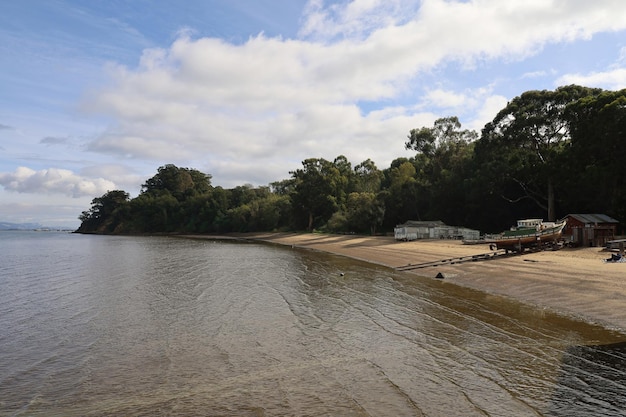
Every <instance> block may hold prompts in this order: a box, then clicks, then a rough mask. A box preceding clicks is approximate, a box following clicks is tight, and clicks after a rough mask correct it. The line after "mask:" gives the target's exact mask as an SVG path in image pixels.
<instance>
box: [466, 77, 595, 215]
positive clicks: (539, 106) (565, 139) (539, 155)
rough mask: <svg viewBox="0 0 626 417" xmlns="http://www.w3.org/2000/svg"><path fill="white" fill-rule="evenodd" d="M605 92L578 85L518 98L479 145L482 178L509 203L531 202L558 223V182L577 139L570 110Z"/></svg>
mask: <svg viewBox="0 0 626 417" xmlns="http://www.w3.org/2000/svg"><path fill="white" fill-rule="evenodd" d="M599 92H600V90H597V89H590V88H586V87H580V86H574V85H572V86H565V87H560V88H557V89H556V90H555V91H547V90H544V91H528V92H525V93H523V94H522V95H521V96H519V97H515V98H514V99H513V100H511V101H510V102H509V103H508V104H507V106H506V107H505V108H504V109H502V110H501V111H500V112H499V113H498V114H497V115H496V117H495V118H494V119H493V121H491V122H490V123H488V124H487V125H485V127H484V129H483V131H482V136H481V138H480V140H479V141H478V143H477V145H476V157H477V158H478V160H479V161H480V162H481V167H482V169H483V173H482V176H483V177H489V178H491V179H492V180H493V181H494V184H495V187H494V188H495V189H496V190H497V192H498V193H500V194H501V196H502V197H503V198H504V199H505V200H506V201H509V202H512V203H513V202H519V201H521V200H525V199H529V200H531V201H533V202H534V203H535V204H536V205H537V206H538V207H540V208H541V209H542V210H544V211H545V212H546V213H547V217H548V220H551V221H553V220H555V218H556V200H555V196H556V191H555V190H556V186H557V184H556V180H557V178H558V171H559V169H560V166H561V165H562V163H564V160H565V151H566V150H567V147H568V144H569V142H570V139H571V136H570V125H569V123H568V120H567V119H566V117H565V114H564V112H565V109H566V107H567V106H568V105H569V104H570V103H573V102H574V101H576V100H579V99H580V98H582V97H586V96H590V95H596V94H598V93H599ZM512 185H514V187H513V186H512ZM512 190H514V193H513V194H509V195H507V194H505V193H506V192H509V193H510V192H511V191H512Z"/></svg>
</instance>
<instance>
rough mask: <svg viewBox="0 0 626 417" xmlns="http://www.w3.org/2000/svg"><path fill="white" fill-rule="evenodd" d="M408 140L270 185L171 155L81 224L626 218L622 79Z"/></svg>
mask: <svg viewBox="0 0 626 417" xmlns="http://www.w3.org/2000/svg"><path fill="white" fill-rule="evenodd" d="M398 140H403V139H402V138H398ZM404 140H405V146H406V148H407V149H412V150H414V151H415V152H416V154H415V156H414V157H412V158H408V159H407V158H398V159H396V160H394V161H392V162H391V164H390V166H389V167H387V168H384V169H382V170H381V169H379V168H378V167H377V166H376V164H375V162H374V161H373V159H367V160H366V161H363V162H359V163H357V164H356V165H354V166H353V164H352V163H351V162H350V161H348V160H347V159H346V158H345V157H344V156H342V155H340V156H337V157H336V158H335V159H334V160H333V161H328V160H325V159H322V158H310V159H306V160H304V161H303V162H302V167H301V168H300V169H297V170H295V171H293V172H289V173H288V174H289V177H288V178H287V179H284V180H281V181H277V182H275V183H272V184H269V185H268V186H264V187H252V186H249V185H241V186H238V187H236V188H233V189H224V188H222V187H219V186H213V185H212V184H211V176H210V175H208V174H204V173H201V172H199V171H198V170H195V169H192V168H179V167H177V166H174V165H165V166H163V167H160V168H159V169H158V171H157V173H156V175H155V176H153V177H152V178H150V179H148V180H147V181H146V182H145V184H143V186H142V191H141V193H140V194H139V195H138V196H137V197H135V198H132V199H130V198H129V194H128V193H126V192H125V191H122V190H113V191H109V192H107V193H106V194H104V195H103V196H102V197H99V198H95V199H94V200H93V201H92V205H91V208H90V209H89V210H88V211H84V212H83V213H82V214H81V216H80V217H79V219H80V220H81V222H82V224H81V225H80V228H79V229H78V232H81V233H160V232H163V233H173V232H185V233H227V232H254V231H275V230H312V229H320V230H326V231H331V232H347V233H352V232H354V233H372V234H374V233H378V232H384V231H391V230H393V227H394V226H395V225H396V224H399V223H403V222H405V221H407V220H443V221H444V222H445V223H447V224H451V225H458V226H466V227H471V228H476V229H480V230H482V231H483V232H496V231H500V230H502V229H504V228H508V227H509V226H510V225H511V224H513V223H514V222H515V220H516V219H518V218H526V217H540V218H544V219H546V220H555V219H558V218H560V217H563V216H565V215H566V214H568V213H605V214H608V215H609V216H612V217H614V218H616V219H619V220H620V221H622V222H623V221H624V220H626V185H625V184H624V181H625V180H626V168H625V162H626V90H620V91H605V90H601V89H591V88H586V87H580V86H575V85H572V86H566V87H561V88H558V89H556V90H554V91H529V92H526V93H524V94H522V95H521V96H519V97H516V98H515V99H513V100H512V101H511V102H509V103H508V104H507V106H506V107H505V108H504V109H502V110H501V111H500V112H499V113H498V114H497V115H496V116H495V118H494V119H493V121H491V122H490V123H488V124H487V125H485V127H484V128H483V129H482V132H480V133H478V132H474V131H469V130H463V129H462V128H461V124H460V123H459V121H458V119H457V118H456V117H447V118H442V119H439V120H437V121H435V123H434V125H433V126H432V127H421V128H416V129H413V130H411V131H410V132H408V137H407V138H406V139H404ZM373 157H375V156H373Z"/></svg>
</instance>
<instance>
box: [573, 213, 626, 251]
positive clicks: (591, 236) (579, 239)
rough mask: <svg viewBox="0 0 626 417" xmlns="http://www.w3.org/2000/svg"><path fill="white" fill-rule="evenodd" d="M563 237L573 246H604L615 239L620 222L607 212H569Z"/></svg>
mask: <svg viewBox="0 0 626 417" xmlns="http://www.w3.org/2000/svg"><path fill="white" fill-rule="evenodd" d="M565 218H566V219H567V225H566V226H565V229H563V238H564V239H565V241H566V242H569V243H570V244H571V245H573V246H604V245H605V244H606V242H607V241H609V240H613V239H615V235H616V233H617V226H618V225H619V222H618V221H617V220H615V219H614V218H612V217H609V216H607V215H606V214H568V215H567V216H565Z"/></svg>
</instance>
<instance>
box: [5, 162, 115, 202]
mask: <svg viewBox="0 0 626 417" xmlns="http://www.w3.org/2000/svg"><path fill="white" fill-rule="evenodd" d="M0 185H2V186H3V187H4V189H5V190H8V191H16V192H19V193H46V194H64V195H67V196H71V197H74V198H79V197H84V196H94V197H95V196H99V195H101V194H104V193H105V192H107V191H110V190H114V189H115V184H114V183H113V182H111V181H108V180H105V179H102V178H85V177H81V176H78V175H76V174H74V173H73V172H72V171H69V170H66V169H58V168H49V169H43V170H40V171H35V170H33V169H30V168H27V167H19V168H17V169H16V170H15V172H13V173H0Z"/></svg>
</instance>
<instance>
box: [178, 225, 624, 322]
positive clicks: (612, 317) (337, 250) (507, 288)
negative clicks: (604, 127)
mask: <svg viewBox="0 0 626 417" xmlns="http://www.w3.org/2000/svg"><path fill="white" fill-rule="evenodd" d="M189 237H195V238H221V237H217V236H209V235H203V236H189ZM229 237H230V238H234V239H243V240H251V241H262V242H269V243H275V244H280V245H286V246H292V247H297V248H305V249H312V250H318V251H323V252H328V253H333V254H336V255H341V256H346V257H349V258H353V259H357V260H361V261H365V262H369V263H373V264H377V265H382V266H386V267H389V268H393V269H395V268H398V267H400V266H404V265H408V264H413V265H415V264H419V263H424V262H432V261H437V260H441V259H446V258H456V257H471V256H473V255H477V254H483V253H488V252H492V251H490V249H489V245H487V244H477V245H464V244H463V243H462V242H461V241H458V240H415V241H411V242H403V241H396V240H395V239H394V238H393V237H388V236H357V235H332V234H317V233H241V234H233V235H229V236H226V237H225V238H229ZM610 253H611V252H608V251H606V250H604V248H598V247H589V248H574V249H570V248H563V249H560V250H558V251H542V252H526V253H524V254H521V255H514V256H508V257H502V258H496V259H489V260H478V261H475V262H473V261H467V262H462V263H456V264H446V265H437V266H433V267H426V268H421V269H413V270H409V271H399V272H398V273H405V274H414V275H418V276H421V277H427V278H428V277H430V278H433V279H435V277H436V276H437V274H442V275H443V277H444V278H443V279H442V280H441V281H442V282H444V283H450V284H454V285H458V286H461V287H466V288H471V289H474V290H478V291H482V292H485V293H488V294H493V295H498V296H502V297H505V298H509V299H513V300H516V301H518V302H522V303H524V304H529V305H532V306H534V307H537V308H540V309H547V310H550V311H552V312H555V313H557V314H561V315H565V316H568V317H572V318H574V319H577V320H581V321H584V322H587V323H590V324H597V325H600V326H603V327H605V328H607V329H609V330H614V331H618V332H621V333H626V309H624V306H625V305H626V279H625V278H626V263H607V262H604V259H606V258H608V257H610Z"/></svg>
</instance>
